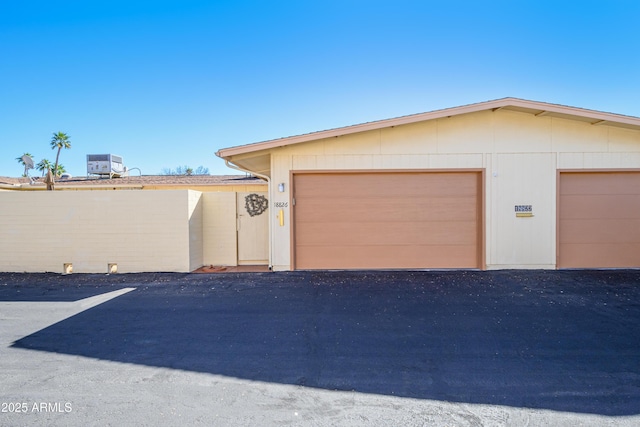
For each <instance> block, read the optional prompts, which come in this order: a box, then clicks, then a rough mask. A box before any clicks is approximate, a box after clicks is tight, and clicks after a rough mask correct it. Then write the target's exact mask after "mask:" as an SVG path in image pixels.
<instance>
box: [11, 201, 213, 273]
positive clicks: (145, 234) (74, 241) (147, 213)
mask: <svg viewBox="0 0 640 427" xmlns="http://www.w3.org/2000/svg"><path fill="white" fill-rule="evenodd" d="M198 196H199V193H198V192H190V191H187V190H181V191H135V190H133V191H113V192H106V191H99V192H96V191H78V192H71V191H64V192H58V191H53V192H13V191H10V192H3V193H2V194H1V195H0V218H1V221H0V236H2V240H1V241H0V271H13V272H58V273H62V272H63V264H64V263H72V264H73V271H74V273H106V272H107V264H108V263H116V264H117V265H118V272H119V273H126V272H140V271H177V272H186V271H190V270H191V269H192V267H193V266H194V265H197V264H198V259H199V257H200V259H201V258H202V249H201V248H202V243H201V242H202V238H199V239H198V238H197V235H198V229H201V228H202V226H201V222H202V221H201V218H202V215H201V207H200V204H199V203H198V202H197V199H198ZM190 227H193V230H192V231H190ZM199 234H200V236H201V235H202V233H199ZM198 246H200V249H198ZM200 262H201V261H200ZM200 265H202V264H200Z"/></svg>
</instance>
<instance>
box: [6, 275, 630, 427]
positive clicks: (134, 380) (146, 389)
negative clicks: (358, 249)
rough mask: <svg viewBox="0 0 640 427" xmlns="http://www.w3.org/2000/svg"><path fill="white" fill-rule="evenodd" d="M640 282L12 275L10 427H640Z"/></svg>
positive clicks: (615, 278) (611, 278)
mask: <svg viewBox="0 0 640 427" xmlns="http://www.w3.org/2000/svg"><path fill="white" fill-rule="evenodd" d="M639 326H640V271H638V270H619V271H618V270H616V271H485V272H480V271H456V272H453V271H440V272H437V271H432V272H428V271H421V272H409V271H402V272H368V271H361V272H286V273H245V274H237V273H233V274H215V275H214V274H211V275H209V274H173V273H164V274H161V273H158V274H146V273H145V274H121V275H93V274H90V275H83V274H81V275H78V274H74V275H67V276H60V275H55V274H8V273H0V385H1V387H0V404H2V407H1V408H0V425H45V424H46V425H158V424H162V425H225V426H228V425H238V426H240V425H327V426H329V425H405V426H411V425H416V426H423V425H450V426H485V425H486V426H503V425H505V426H506V425H540V426H542V425H594V426H596V425H598V426H600V425H616V426H617V425H621V426H623V425H628V426H631V425H638V424H640V327H639Z"/></svg>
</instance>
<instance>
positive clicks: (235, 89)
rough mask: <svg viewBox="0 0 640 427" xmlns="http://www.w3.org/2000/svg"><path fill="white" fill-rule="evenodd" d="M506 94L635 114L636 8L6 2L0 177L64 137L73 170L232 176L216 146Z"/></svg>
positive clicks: (0, 62)
mask: <svg viewBox="0 0 640 427" xmlns="http://www.w3.org/2000/svg"><path fill="white" fill-rule="evenodd" d="M507 96H513V97H519V98H525V99H531V100H536V101H543V102H551V103H558V104H564V105H571V106H576V107H583V108H589V109H595V110H601V111H608V112H614V113H620V114H626V115H631V116H640V1H637V0H628V1H618V0H606V1H591V0H580V1H562V0H552V1H548V0H538V1H529V0H526V1H525V0H522V1H520V0H506V1H501V0H494V1H456V0H449V1H428V0H422V1H413V0H393V1H377V0H338V1H334V0H322V1H310V0H308V1H302V0H301V1H289V0H279V1H242V0H234V1H212V0H208V1H205V0H175V1H172V0H153V1H136V0H108V1H102V0H95V1H87V0H81V1H71V0H47V1H41V0H33V1H27V0H25V1H9V0H0V129H1V133H2V136H3V138H2V139H3V141H2V142H0V176H20V175H21V174H22V172H23V168H22V167H21V166H20V165H19V164H18V162H16V160H15V158H16V157H19V156H20V155H22V153H24V152H30V153H32V154H33V155H34V160H35V161H36V162H38V161H40V160H42V159H43V158H47V159H49V160H51V161H52V162H53V161H54V160H55V151H53V150H51V149H50V147H49V142H50V140H51V136H52V133H53V132H57V131H62V132H66V133H67V134H68V135H69V136H70V138H71V143H72V148H71V149H70V150H64V151H63V152H62V154H61V157H60V161H61V163H62V164H63V165H64V166H65V167H66V169H67V171H68V172H70V173H71V174H73V175H85V174H86V155H87V154H108V153H112V154H118V155H121V156H122V157H123V158H124V163H125V165H126V166H128V167H129V168H133V167H138V168H140V169H141V170H142V173H143V174H145V175H151V174H157V173H159V172H161V171H162V169H163V168H175V167H177V166H181V165H189V166H192V167H194V168H195V167H197V166H205V167H208V168H209V170H210V173H212V174H228V173H236V172H234V171H233V170H230V169H227V168H226V167H225V166H224V163H223V162H222V161H221V160H220V159H218V158H217V157H216V156H215V154H214V153H215V152H216V151H217V150H218V149H220V148H223V147H231V146H235V145H242V144H248V143H252V142H258V141H264V140H269V139H274V138H279V137H285V136H291V135H297V134H301V133H308V132H313V131H319V130H324V129H329V128H334V127H340V126H346V125H351V124H356V123H362V122H367V121H372V120H380V119H386V118H391V117H397V116H402V115H406V114H413V113H420V112H425V111H431V110H435V109H440V108H447V107H455V106H458V105H463V104H469V103H475V102H481V101H487V100H491V99H497V98H503V97H507ZM37 174H38V173H37V172H35V171H32V175H37Z"/></svg>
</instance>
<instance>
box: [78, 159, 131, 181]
mask: <svg viewBox="0 0 640 427" xmlns="http://www.w3.org/2000/svg"><path fill="white" fill-rule="evenodd" d="M126 172H127V168H126V167H125V166H124V165H123V164H122V157H120V156H116V155H114V154H87V176H89V175H100V176H108V177H109V178H113V177H121V176H124V175H125V174H126Z"/></svg>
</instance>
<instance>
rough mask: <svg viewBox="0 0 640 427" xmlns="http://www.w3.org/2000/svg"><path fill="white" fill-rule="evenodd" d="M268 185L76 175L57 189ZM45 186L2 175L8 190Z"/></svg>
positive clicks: (242, 179)
mask: <svg viewBox="0 0 640 427" xmlns="http://www.w3.org/2000/svg"><path fill="white" fill-rule="evenodd" d="M255 184H265V181H264V180H262V179H260V178H256V177H253V176H245V175H190V176H187V175H142V176H128V177H121V178H99V177H89V178H87V177H84V176H80V177H73V178H69V179H60V178H58V179H57V180H56V188H66V189H74V188H145V187H154V186H159V187H162V186H171V187H185V188H188V187H194V186H199V187H202V186H227V185H255ZM42 186H44V181H43V180H42V178H41V177H35V178H33V182H31V181H30V180H29V178H11V177H0V187H2V188H6V189H19V188H29V189H38V188H40V187H42Z"/></svg>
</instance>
